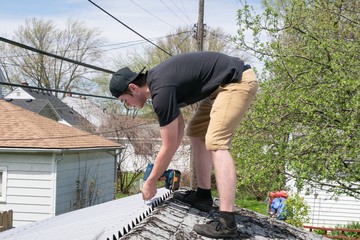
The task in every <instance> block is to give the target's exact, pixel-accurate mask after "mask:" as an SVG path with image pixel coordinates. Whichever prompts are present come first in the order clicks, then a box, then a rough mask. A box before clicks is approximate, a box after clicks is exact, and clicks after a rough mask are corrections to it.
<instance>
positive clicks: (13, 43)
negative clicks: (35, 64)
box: [0, 37, 115, 74]
mask: <svg viewBox="0 0 360 240" xmlns="http://www.w3.org/2000/svg"><path fill="white" fill-rule="evenodd" d="M0 41H3V42H6V43H9V44H12V45H15V46H18V47H21V48H25V49H27V50H30V51H33V52H37V53H41V54H44V55H47V56H50V57H54V58H57V59H61V60H64V61H67V62H71V63H75V64H77V65H81V66H84V67H87V68H92V69H95V70H98V71H103V72H106V73H111V74H114V73H115V72H114V71H111V70H107V69H105V68H100V67H97V66H93V65H90V64H87V63H83V62H79V61H76V60H73V59H70V58H66V57H62V56H59V55H56V54H53V53H48V52H45V51H43V50H40V49H37V48H33V47H30V46H28V45H25V44H22V43H19V42H15V41H12V40H9V39H6V38H3V37H0Z"/></svg>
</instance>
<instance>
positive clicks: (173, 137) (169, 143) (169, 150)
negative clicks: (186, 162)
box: [142, 114, 185, 200]
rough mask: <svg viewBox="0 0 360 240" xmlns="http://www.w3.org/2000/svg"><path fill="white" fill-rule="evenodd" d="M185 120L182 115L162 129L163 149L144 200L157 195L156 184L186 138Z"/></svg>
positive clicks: (144, 192) (149, 179)
mask: <svg viewBox="0 0 360 240" xmlns="http://www.w3.org/2000/svg"><path fill="white" fill-rule="evenodd" d="M184 127H185V124H184V119H183V117H182V115H181V114H180V115H179V117H177V118H176V119H175V120H174V121H172V122H171V123H169V124H168V125H166V126H164V127H161V128H160V135H161V140H162V144H161V148H160V151H159V153H158V154H157V156H156V159H155V163H154V167H153V169H152V171H151V174H150V176H149V178H148V179H147V180H146V182H145V183H144V186H143V190H142V193H143V198H144V199H145V200H149V199H151V198H152V197H153V196H155V194H156V182H157V181H158V179H159V178H160V177H161V175H162V174H163V173H164V172H165V171H166V169H167V167H168V166H169V164H170V161H171V159H172V157H173V156H174V154H175V152H176V150H177V148H178V147H179V145H180V143H181V140H182V138H183V136H184Z"/></svg>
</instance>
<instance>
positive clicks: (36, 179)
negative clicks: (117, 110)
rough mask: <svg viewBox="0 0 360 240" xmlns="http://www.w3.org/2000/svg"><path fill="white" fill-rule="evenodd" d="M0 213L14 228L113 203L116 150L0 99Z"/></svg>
mask: <svg viewBox="0 0 360 240" xmlns="http://www.w3.org/2000/svg"><path fill="white" fill-rule="evenodd" d="M0 129H1V134H0V211H7V210H13V212H14V217H13V225H14V226H15V227H18V226H21V225H24V224H27V223H31V222H35V221H39V220H41V219H45V218H49V217H53V216H56V215H59V214H62V213H66V212H69V211H72V210H74V209H79V208H81V207H86V206H89V205H94V204H98V203H103V202H107V201H109V200H112V199H113V192H114V183H115V182H116V155H117V154H118V153H119V152H120V151H121V145H119V144H117V143H114V142H112V141H109V140H106V139H104V138H102V137H100V136H96V135H91V134H89V133H86V132H84V131H81V130H79V129H76V128H73V127H69V126H66V125H64V124H60V123H58V122H56V121H54V120H52V119H49V118H46V117H43V116H40V115H38V114H35V113H33V112H31V111H28V110H25V109H23V108H20V107H18V106H15V105H14V104H12V103H10V102H8V101H6V100H0Z"/></svg>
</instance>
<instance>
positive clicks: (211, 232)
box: [194, 218, 237, 238]
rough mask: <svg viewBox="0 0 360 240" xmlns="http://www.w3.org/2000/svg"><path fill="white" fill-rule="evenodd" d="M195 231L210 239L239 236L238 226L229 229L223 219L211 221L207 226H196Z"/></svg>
mask: <svg viewBox="0 0 360 240" xmlns="http://www.w3.org/2000/svg"><path fill="white" fill-rule="evenodd" d="M194 231H195V232H196V233H198V234H200V235H202V236H205V237H209V238H235V237H236V236H237V226H235V227H234V228H231V229H230V228H228V227H227V226H226V223H225V220H224V219H222V218H219V219H216V220H211V221H209V222H207V223H206V224H195V225H194Z"/></svg>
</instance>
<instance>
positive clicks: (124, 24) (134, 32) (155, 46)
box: [88, 0, 172, 57]
mask: <svg viewBox="0 0 360 240" xmlns="http://www.w3.org/2000/svg"><path fill="white" fill-rule="evenodd" d="M88 1H89V2H90V3H92V4H93V5H94V6H96V7H97V8H99V9H100V10H101V11H103V12H104V13H106V14H107V15H109V16H110V17H112V18H113V19H115V20H116V21H117V22H119V23H121V24H122V25H123V26H125V27H126V28H128V29H129V30H131V31H132V32H134V33H135V34H137V35H138V36H140V37H141V38H143V39H145V40H146V41H147V42H149V43H151V44H152V45H154V46H155V47H157V48H158V49H160V50H161V51H163V52H164V53H166V54H168V55H169V56H171V57H172V55H171V54H170V53H168V52H167V51H166V50H164V49H163V48H161V47H159V46H158V45H156V44H155V43H153V42H152V41H150V40H149V39H147V38H146V37H144V36H143V35H141V34H140V33H138V32H136V31H135V30H134V29H132V28H131V27H129V26H128V25H126V24H125V23H123V22H121V21H120V20H119V19H117V18H116V17H114V16H113V15H111V14H110V13H109V12H107V11H106V10H105V9H103V8H101V7H100V6H99V5H97V4H95V3H94V2H93V1H91V0H88Z"/></svg>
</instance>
